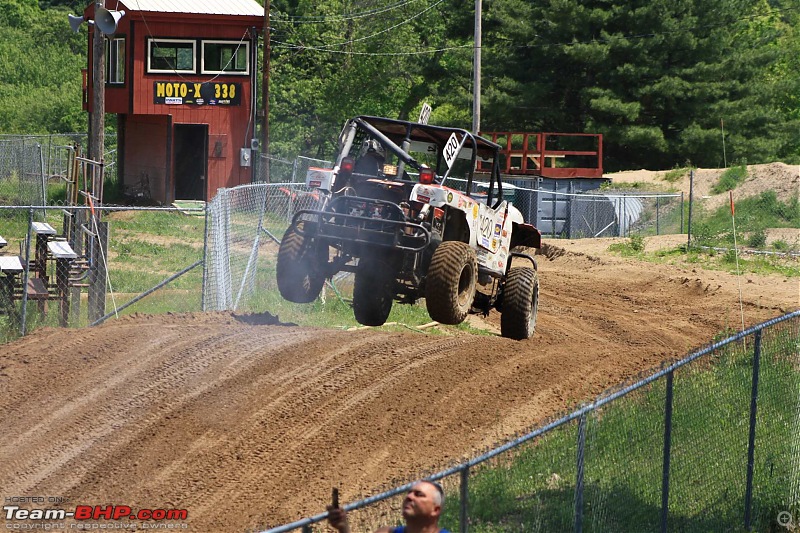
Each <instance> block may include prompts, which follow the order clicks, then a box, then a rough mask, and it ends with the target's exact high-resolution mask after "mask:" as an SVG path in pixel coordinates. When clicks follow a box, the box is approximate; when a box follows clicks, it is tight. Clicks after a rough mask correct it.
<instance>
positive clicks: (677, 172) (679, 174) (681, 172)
mask: <svg viewBox="0 0 800 533" xmlns="http://www.w3.org/2000/svg"><path fill="white" fill-rule="evenodd" d="M692 170H694V167H680V168H673V169H672V170H670V171H669V172H667V173H665V174H664V176H663V177H662V179H663V180H664V181H666V182H669V183H675V182H677V181H680V180H681V179H683V177H684V176H686V175H687V174H688V173H689V172H691V171H692Z"/></svg>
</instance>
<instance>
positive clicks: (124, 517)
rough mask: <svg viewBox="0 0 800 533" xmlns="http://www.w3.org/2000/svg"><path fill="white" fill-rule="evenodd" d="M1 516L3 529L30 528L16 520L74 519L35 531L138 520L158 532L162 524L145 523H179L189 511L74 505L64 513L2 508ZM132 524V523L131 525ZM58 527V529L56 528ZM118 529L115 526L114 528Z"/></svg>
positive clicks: (15, 506)
mask: <svg viewBox="0 0 800 533" xmlns="http://www.w3.org/2000/svg"><path fill="white" fill-rule="evenodd" d="M3 515H4V517H5V519H6V529H19V530H23V529H31V528H30V527H26V526H25V525H23V524H20V523H19V522H20V521H32V520H37V521H45V522H59V521H64V520H67V519H71V520H75V521H77V522H75V523H71V524H70V525H69V526H70V527H69V528H68V527H67V524H66V523H64V524H51V525H54V526H56V527H54V528H53V527H51V528H38V527H37V528H35V529H95V527H90V525H89V524H86V523H84V522H87V521H95V522H96V521H98V520H110V521H115V522H116V523H119V522H122V521H126V522H130V521H134V520H136V521H139V522H142V523H141V524H139V527H140V528H141V529H159V528H160V526H163V525H164V524H148V522H162V521H164V520H169V521H183V520H186V519H188V518H189V511H188V510H186V509H133V508H132V507H130V506H129V505H105V506H103V505H77V506H76V507H75V510H74V511H68V510H67V509H64V508H61V509H59V508H50V509H42V508H33V509H23V508H21V507H20V506H19V505H5V506H3ZM131 525H133V524H131ZM170 525H171V526H172V527H170V528H169V529H174V528H185V527H186V524H172V523H170ZM59 526H60V527H59ZM116 527H119V526H116ZM114 528H115V526H114V525H112V524H109V525H107V526H106V527H104V528H101V529H114Z"/></svg>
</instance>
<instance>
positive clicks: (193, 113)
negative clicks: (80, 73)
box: [84, 0, 264, 204]
mask: <svg viewBox="0 0 800 533" xmlns="http://www.w3.org/2000/svg"><path fill="white" fill-rule="evenodd" d="M106 9H108V10H113V11H112V13H113V12H118V11H125V14H124V16H122V17H121V18H119V19H118V22H117V30H116V32H115V33H114V34H113V35H107V36H106V37H105V40H106V47H105V50H106V85H105V110H106V113H116V114H117V115H118V165H119V167H118V169H117V172H118V175H120V176H121V179H122V183H123V186H124V188H125V190H126V191H134V192H137V193H138V194H139V195H144V196H147V197H148V198H150V199H152V200H153V201H155V202H158V203H164V204H166V203H170V202H172V201H174V200H184V199H191V200H208V199H211V198H212V197H213V196H214V195H215V194H216V191H217V189H219V188H221V187H233V186H236V185H240V184H243V183H249V182H251V181H252V166H251V160H252V156H253V151H252V150H251V148H253V147H254V142H255V141H253V139H254V138H255V137H256V135H255V134H254V131H255V118H256V101H257V98H256V95H257V80H258V76H257V68H256V67H257V64H258V61H257V57H258V56H257V48H258V46H257V44H258V32H259V31H260V30H261V29H262V28H263V24H264V18H263V17H264V8H263V7H262V6H260V5H259V4H258V3H257V2H256V1H255V0H117V1H112V0H106ZM94 18H95V4H94V2H92V3H91V4H90V5H89V6H88V7H87V8H86V10H85V11H84V19H85V20H94ZM93 35H94V31H90V32H89V69H88V72H87V73H86V74H85V76H84V109H85V110H87V111H89V112H91V111H92V109H91V106H92V97H93V96H92V87H91V83H88V84H87V82H86V80H91V79H92V72H91V66H92V64H93V58H92V56H91V55H92V48H93V47H92V39H93Z"/></svg>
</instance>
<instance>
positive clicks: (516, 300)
mask: <svg viewBox="0 0 800 533" xmlns="http://www.w3.org/2000/svg"><path fill="white" fill-rule="evenodd" d="M538 310H539V276H538V274H537V273H536V271H535V270H534V269H532V268H528V267H520V268H512V269H511V270H509V272H508V277H507V278H506V284H505V288H504V290H503V312H502V314H501V315H500V333H501V335H502V336H503V337H508V338H509V339H515V340H518V341H521V340H525V339H528V338H530V337H531V336H533V332H534V331H535V329H536V314H537V312H538Z"/></svg>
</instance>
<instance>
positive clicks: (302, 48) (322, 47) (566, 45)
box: [270, 0, 800, 56]
mask: <svg viewBox="0 0 800 533" xmlns="http://www.w3.org/2000/svg"><path fill="white" fill-rule="evenodd" d="M442 1H444V0H439V1H438V2H436V3H435V4H434V5H433V6H430V7H429V8H427V9H426V10H424V11H422V12H420V13H418V14H417V15H414V16H413V17H411V18H409V19H406V20H405V21H403V22H401V23H400V24H398V25H397V26H399V25H402V24H406V23H408V22H410V21H411V20H412V19H413V18H416V17H418V16H420V15H422V14H423V13H424V12H425V11H428V10H430V9H432V8H433V7H435V6H436V5H438V4H440V3H441V2H442ZM798 10H800V7H787V8H783V9H775V10H771V11H770V12H769V13H756V14H751V15H744V16H742V17H739V18H737V19H734V20H733V21H726V22H720V23H716V24H704V25H699V26H693V27H691V28H689V27H683V28H678V29H675V30H671V31H663V32H651V33H645V34H629V35H617V36H613V37H609V38H603V39H598V38H593V39H587V40H583V41H573V42H562V43H559V42H542V43H535V44H518V45H511V47H512V48H519V49H524V48H529V49H530V48H544V47H549V46H562V47H564V48H569V47H572V46H579V45H586V44H596V43H609V42H613V41H615V40H618V39H629V40H636V39H652V38H655V37H659V36H665V35H672V34H675V33H684V32H691V31H697V30H703V29H711V28H720V27H725V26H728V25H729V24H731V22H741V21H745V20H753V19H757V18H761V17H769V16H774V15H778V14H781V13H786V12H792V11H798ZM397 26H393V27H392V28H389V29H386V30H382V31H380V32H377V33H374V34H372V35H368V36H366V37H362V38H359V39H353V40H350V41H344V42H342V43H331V44H322V45H320V46H308V45H304V44H296V43H288V42H284V41H278V40H276V39H270V42H272V43H275V45H276V48H289V49H293V50H298V51H314V52H329V53H338V54H347V55H354V56H410V55H424V54H433V53H437V52H444V51H448V50H460V49H467V48H469V49H475V47H474V46H473V45H472V44H464V45H457V46H447V47H442V48H431V49H418V50H413V51H408V52H357V51H352V50H335V49H331V48H329V47H331V46H343V45H346V44H351V43H354V42H358V41H364V40H367V39H370V38H372V37H375V36H377V35H380V34H382V33H385V32H386V31H389V30H391V29H394V28H396V27H397ZM480 48H481V49H484V48H488V49H491V48H493V47H491V46H490V47H486V46H481V47H480Z"/></svg>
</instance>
